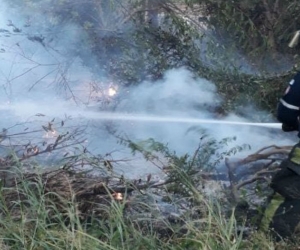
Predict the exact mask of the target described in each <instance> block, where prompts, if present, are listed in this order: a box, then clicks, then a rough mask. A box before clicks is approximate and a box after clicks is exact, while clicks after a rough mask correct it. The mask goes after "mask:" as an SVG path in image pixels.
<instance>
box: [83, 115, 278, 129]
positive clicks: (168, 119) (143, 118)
mask: <svg viewBox="0 0 300 250" xmlns="http://www.w3.org/2000/svg"><path fill="white" fill-rule="evenodd" d="M81 116H83V117H86V118H90V119H97V120H98V119H99V120H111V121H113V120H121V121H137V122H161V123H187V124H222V125H233V126H255V127H266V128H276V129H281V123H261V122H238V121H225V120H213V119H198V118H190V117H174V116H154V115H144V114H134V113H114V112H85V113H84V114H82V115H81Z"/></svg>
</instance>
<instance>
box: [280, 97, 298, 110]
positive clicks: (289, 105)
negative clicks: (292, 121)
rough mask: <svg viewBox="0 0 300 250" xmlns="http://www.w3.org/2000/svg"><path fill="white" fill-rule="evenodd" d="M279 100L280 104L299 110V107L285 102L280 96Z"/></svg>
mask: <svg viewBox="0 0 300 250" xmlns="http://www.w3.org/2000/svg"><path fill="white" fill-rule="evenodd" d="M280 102H281V104H282V105H283V106H285V107H286V108H289V109H293V110H300V108H299V107H297V106H295V105H292V104H289V103H287V102H286V101H285V100H283V99H282V98H281V99H280Z"/></svg>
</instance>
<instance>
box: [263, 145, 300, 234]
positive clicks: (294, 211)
mask: <svg viewBox="0 0 300 250" xmlns="http://www.w3.org/2000/svg"><path fill="white" fill-rule="evenodd" d="M270 186H271V188H272V189H273V190H274V191H275V192H276V193H277V195H275V196H274V198H275V199H277V200H278V201H279V200H280V199H281V201H280V202H277V205H278V206H277V209H276V211H275V213H274V214H273V215H272V218H270V220H271V221H270V224H269V227H270V229H271V230H272V231H273V232H274V233H275V237H276V238H277V239H278V240H280V239H282V238H286V237H291V236H295V235H299V233H300V231H299V229H300V228H299V225H300V142H299V143H297V144H296V145H295V146H294V147H293V148H292V150H291V152H290V154H289V156H288V159H286V160H284V161H283V162H282V163H281V165H280V170H279V171H278V172H277V173H276V174H275V175H274V176H273V178H272V181H271V185H270ZM278 195H280V196H281V197H282V198H279V197H278Z"/></svg>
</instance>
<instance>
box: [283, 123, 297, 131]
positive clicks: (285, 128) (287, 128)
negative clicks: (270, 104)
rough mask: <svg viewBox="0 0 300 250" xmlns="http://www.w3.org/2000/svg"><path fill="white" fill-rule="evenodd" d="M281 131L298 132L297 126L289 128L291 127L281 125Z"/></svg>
mask: <svg viewBox="0 0 300 250" xmlns="http://www.w3.org/2000/svg"><path fill="white" fill-rule="evenodd" d="M281 129H282V131H284V132H292V131H298V126H291V125H288V124H284V123H283V124H282V126H281Z"/></svg>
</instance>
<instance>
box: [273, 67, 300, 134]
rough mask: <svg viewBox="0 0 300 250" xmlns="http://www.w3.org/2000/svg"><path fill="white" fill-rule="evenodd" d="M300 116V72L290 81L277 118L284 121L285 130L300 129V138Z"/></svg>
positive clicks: (279, 105) (299, 130) (280, 103)
mask: <svg viewBox="0 0 300 250" xmlns="http://www.w3.org/2000/svg"><path fill="white" fill-rule="evenodd" d="M299 116H300V72H299V73H297V74H296V75H295V76H294V78H293V79H292V80H291V81H290V83H289V86H288V88H287V90H286V92H285V94H284V96H282V98H281V99H280V102H279V104H278V109H277V119H278V121H280V122H282V130H283V131H285V132H289V131H298V137H299V138H300V127H299Z"/></svg>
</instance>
